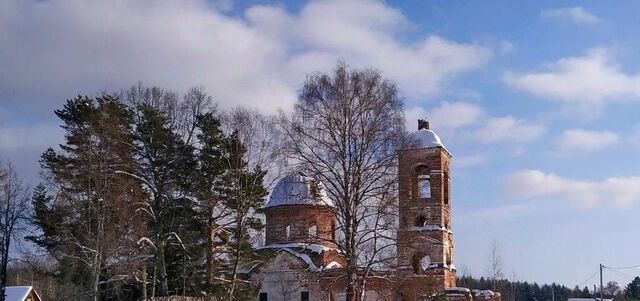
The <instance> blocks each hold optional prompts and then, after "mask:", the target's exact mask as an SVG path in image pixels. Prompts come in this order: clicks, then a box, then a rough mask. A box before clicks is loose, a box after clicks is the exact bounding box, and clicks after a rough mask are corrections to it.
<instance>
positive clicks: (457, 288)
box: [444, 287, 471, 293]
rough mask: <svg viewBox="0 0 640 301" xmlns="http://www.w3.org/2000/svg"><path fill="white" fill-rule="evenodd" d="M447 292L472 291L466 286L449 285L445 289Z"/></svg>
mask: <svg viewBox="0 0 640 301" xmlns="http://www.w3.org/2000/svg"><path fill="white" fill-rule="evenodd" d="M444 290H445V291H446V292H458V293H470V292H471V291H470V290H469V289H468V288H466V287H447V288H445V289H444Z"/></svg>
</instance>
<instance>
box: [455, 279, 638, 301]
mask: <svg viewBox="0 0 640 301" xmlns="http://www.w3.org/2000/svg"><path fill="white" fill-rule="evenodd" d="M457 285H458V286H461V287H467V288H469V289H480V290H493V285H494V283H493V281H492V280H491V279H490V278H484V277H481V278H474V277H471V276H462V277H458V281H457ZM495 286H496V291H498V292H500V293H501V294H502V300H503V301H511V300H517V301H546V300H554V299H555V300H567V299H569V298H600V291H599V288H598V289H597V294H594V288H593V287H592V288H591V289H590V288H589V287H587V286H584V287H582V288H580V287H579V286H575V287H574V288H568V287H566V286H564V285H560V284H556V283H552V284H542V285H540V284H538V283H535V282H527V281H524V282H520V281H515V282H512V281H509V280H506V279H502V280H498V281H496V283H495ZM603 295H604V298H605V299H614V300H640V277H635V279H634V280H633V281H631V282H630V283H629V284H627V285H626V286H620V284H618V283H617V282H614V281H610V282H608V283H606V285H604V289H603Z"/></svg>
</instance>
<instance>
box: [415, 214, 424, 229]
mask: <svg viewBox="0 0 640 301" xmlns="http://www.w3.org/2000/svg"><path fill="white" fill-rule="evenodd" d="M426 224H427V218H426V217H424V216H422V215H419V216H418V217H416V220H415V222H414V223H413V225H414V226H416V227H424V226H425V225H426Z"/></svg>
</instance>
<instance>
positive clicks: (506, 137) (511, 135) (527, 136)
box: [473, 116, 545, 143]
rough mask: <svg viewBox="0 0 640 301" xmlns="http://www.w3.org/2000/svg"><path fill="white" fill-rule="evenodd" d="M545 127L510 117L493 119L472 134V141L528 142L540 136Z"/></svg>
mask: <svg viewBox="0 0 640 301" xmlns="http://www.w3.org/2000/svg"><path fill="white" fill-rule="evenodd" d="M544 130H545V127H544V126H542V125H538V124H534V123H531V122H529V121H526V120H522V119H516V118H514V117H512V116H506V117H494V118H490V119H488V120H487V122H486V123H485V125H484V126H483V127H482V128H480V129H478V130H476V131H474V132H473V139H474V140H476V141H478V142H480V143H499V142H515V143H524V142H530V141H533V140H535V139H537V138H538V137H540V136H541V135H542V133H543V132H544Z"/></svg>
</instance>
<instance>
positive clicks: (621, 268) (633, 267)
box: [604, 264, 640, 270]
mask: <svg viewBox="0 0 640 301" xmlns="http://www.w3.org/2000/svg"><path fill="white" fill-rule="evenodd" d="M604 268H606V269H610V270H628V269H635V268H640V264H639V265H633V266H628V267H620V268H614V267H608V266H605V267H604Z"/></svg>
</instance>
